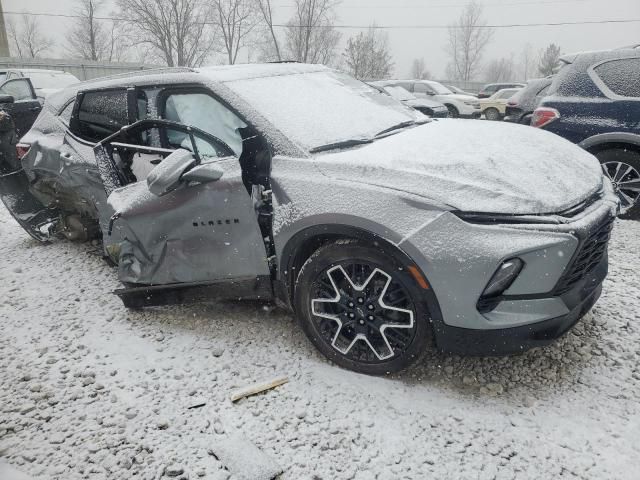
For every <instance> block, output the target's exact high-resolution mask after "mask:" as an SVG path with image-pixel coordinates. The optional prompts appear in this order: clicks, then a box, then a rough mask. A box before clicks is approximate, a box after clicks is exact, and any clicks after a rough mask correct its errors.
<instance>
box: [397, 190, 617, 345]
mask: <svg viewBox="0 0 640 480" xmlns="http://www.w3.org/2000/svg"><path fill="white" fill-rule="evenodd" d="M616 209H617V200H616V198H615V196H614V195H612V192H609V191H608V192H606V193H605V194H604V196H603V197H602V198H601V199H599V200H598V201H596V202H595V203H593V204H591V205H589V206H588V207H585V209H584V211H580V212H579V213H575V212H572V213H571V215H572V216H571V217H560V216H556V217H554V220H555V221H556V222H555V223H536V222H539V221H540V219H539V218H538V217H530V219H531V223H529V220H528V219H527V222H526V223H513V224H505V223H498V224H494V223H491V224H487V223H475V221H472V220H462V219H461V218H457V217H456V216H454V215H453V214H451V213H444V214H442V215H441V216H440V217H438V218H437V219H436V220H434V221H433V222H431V223H430V224H429V225H426V226H424V227H423V228H422V229H421V230H420V231H418V232H416V233H415V234H414V235H412V236H411V237H410V238H409V239H407V240H406V241H405V242H403V243H402V244H401V247H402V248H403V249H404V250H405V252H406V253H407V254H408V255H409V256H411V258H413V259H414V261H415V262H416V264H418V266H419V267H420V268H421V269H422V271H423V273H424V274H425V276H426V277H427V280H428V282H429V284H430V286H431V289H432V291H433V292H432V293H433V294H434V296H435V297H436V298H437V304H438V309H439V312H438V314H437V315H433V316H432V322H433V325H434V332H435V336H436V343H437V344H438V346H439V347H440V348H442V349H443V350H447V351H452V352H458V353H465V354H500V353H507V352H519V351H523V350H526V349H527V348H530V347H532V346H535V345H541V344H544V343H545V342H546V343H548V342H549V341H551V340H552V339H553V338H557V337H558V336H560V335H562V334H564V333H565V332H566V331H567V330H568V329H569V328H570V327H571V326H572V325H573V324H574V323H575V322H576V321H577V320H578V319H579V318H580V317H581V316H582V315H584V313H586V311H588V310H589V309H590V308H591V307H592V305H593V303H595V301H596V300H597V298H598V296H599V294H600V289H601V287H600V286H601V284H602V281H603V280H604V278H605V276H606V273H607V256H606V248H604V249H601V250H600V256H599V257H597V259H596V257H593V259H594V261H593V262H591V263H590V265H589V268H588V269H585V270H580V269H578V270H576V269H575V268H573V267H574V266H576V265H578V263H577V262H578V260H579V258H580V255H581V254H582V253H583V252H584V247H585V245H586V242H587V240H588V239H589V238H591V237H590V235H591V236H592V235H593V234H594V232H600V231H601V229H603V228H604V227H606V226H608V225H610V224H611V223H612V221H613V218H614V217H615V213H616ZM606 233H608V232H606ZM606 239H607V240H608V237H606ZM604 247H606V242H605V243H604ZM514 257H518V258H520V259H522V260H523V261H524V262H525V268H524V269H523V270H522V272H521V273H520V275H519V276H518V277H517V279H516V280H515V282H514V283H513V284H512V285H511V286H510V287H509V288H508V289H507V290H506V291H505V292H504V293H503V296H502V297H500V298H499V299H498V301H497V302H495V304H494V305H492V306H491V308H488V309H485V308H482V305H481V304H479V300H480V299H481V298H482V293H483V291H484V289H485V287H486V285H487V283H488V282H489V280H490V278H491V277H492V275H493V274H494V272H495V271H496V270H497V268H498V267H499V266H500V265H501V264H502V263H503V262H504V261H505V260H507V259H509V258H514ZM568 277H570V278H568ZM569 280H570V281H569ZM465 338H466V340H465Z"/></svg>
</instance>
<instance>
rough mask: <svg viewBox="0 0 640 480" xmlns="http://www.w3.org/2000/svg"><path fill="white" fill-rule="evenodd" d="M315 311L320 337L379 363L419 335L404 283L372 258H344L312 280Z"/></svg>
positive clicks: (355, 357)
mask: <svg viewBox="0 0 640 480" xmlns="http://www.w3.org/2000/svg"><path fill="white" fill-rule="evenodd" d="M311 298H312V300H311V313H312V318H313V320H312V321H313V322H314V324H315V328H316V329H317V331H318V332H319V334H320V336H321V337H322V340H323V341H324V342H325V343H327V344H329V345H331V347H332V348H333V349H335V350H336V351H338V352H339V353H340V354H342V355H344V356H345V357H347V358H349V359H350V360H354V361H357V362H363V363H378V362H383V361H386V360H389V359H391V358H393V357H394V356H396V355H399V354H401V353H403V352H405V351H406V350H407V349H408V347H409V346H410V345H411V343H412V341H413V339H414V337H415V335H416V321H415V313H414V312H415V308H414V305H413V303H412V301H411V297H410V295H409V292H408V290H407V289H406V287H405V286H404V285H403V284H402V283H401V282H400V281H399V280H398V279H396V278H394V276H393V275H392V274H389V273H387V272H385V271H383V270H382V269H380V268H379V267H377V266H375V265H372V264H369V263H360V262H359V263H343V264H339V265H335V266H332V267H330V268H327V269H325V270H324V271H322V272H321V273H320V274H319V275H318V277H317V279H316V281H315V282H314V284H313V288H312V295H311Z"/></svg>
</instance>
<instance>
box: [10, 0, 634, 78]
mask: <svg viewBox="0 0 640 480" xmlns="http://www.w3.org/2000/svg"><path fill="white" fill-rule="evenodd" d="M0 1H1V2H2V4H3V6H4V10H5V11H23V10H25V11H31V12H51V13H65V14H66V13H72V12H73V10H74V8H73V5H74V3H75V0H0ZM107 1H109V2H110V1H111V0H107ZM273 2H274V5H275V9H276V19H275V20H276V22H278V23H284V22H286V21H287V19H288V18H289V16H290V14H291V13H292V8H291V3H292V2H291V1H289V0H273ZM465 3H466V1H465V0H342V3H341V5H340V6H339V7H338V9H337V14H338V23H339V24H342V25H369V24H371V23H373V22H376V23H377V24H378V25H393V26H402V25H405V26H407V25H448V24H449V23H451V22H452V21H454V20H455V19H456V17H457V16H458V15H459V14H460V10H461V9H462V6H463V5H464V4H465ZM479 3H481V4H483V6H484V16H485V19H486V21H487V22H488V23H489V24H495V25H500V24H502V25H503V24H512V23H550V22H576V21H599V20H606V19H631V18H635V19H640V0H479ZM41 22H42V24H43V25H46V30H47V33H49V32H51V35H53V36H54V37H55V39H56V46H57V49H56V52H55V53H56V54H57V56H60V55H61V54H62V51H63V49H62V47H61V45H62V44H63V42H64V34H65V33H64V32H65V28H66V27H67V25H68V22H69V20H68V19H60V18H53V17H50V18H46V19H41ZM340 31H341V33H342V34H343V41H344V40H345V39H346V38H348V37H349V36H350V35H353V34H355V33H357V30H354V29H346V28H345V29H341V30H340ZM386 31H387V32H388V35H389V42H390V46H391V52H392V54H393V56H394V59H395V63H396V68H395V75H396V76H398V77H403V76H408V75H409V73H410V67H411V63H412V61H413V59H414V58H420V57H424V59H425V61H426V63H427V68H428V70H429V71H431V72H432V73H433V74H434V75H435V76H437V77H442V76H443V75H444V72H445V68H446V64H447V55H446V53H445V51H444V47H445V45H446V42H447V31H446V29H440V30H438V29H389V30H386ZM552 42H553V43H557V44H559V45H560V46H561V47H562V50H563V52H565V53H566V52H574V51H580V50H594V49H604V48H613V47H619V46H623V45H629V44H633V43H640V22H639V23H628V24H601V25H574V26H558V27H515V28H508V29H497V30H496V31H495V33H494V37H493V41H492V42H491V44H490V45H489V47H488V48H487V51H486V53H485V57H484V60H485V61H489V60H491V59H493V58H500V57H505V56H506V57H508V56H510V55H512V54H513V55H514V56H515V58H516V60H517V59H518V57H519V55H520V52H521V51H522V50H523V48H524V47H525V45H526V44H527V43H530V44H532V45H533V47H534V48H535V50H536V51H537V50H539V49H541V48H542V47H544V46H546V45H548V44H549V43H552ZM245 61H246V55H245Z"/></svg>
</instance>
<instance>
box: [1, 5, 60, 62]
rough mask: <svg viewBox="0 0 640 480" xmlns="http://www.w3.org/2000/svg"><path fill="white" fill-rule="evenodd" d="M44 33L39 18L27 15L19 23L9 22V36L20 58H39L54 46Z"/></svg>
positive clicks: (11, 20)
mask: <svg viewBox="0 0 640 480" xmlns="http://www.w3.org/2000/svg"><path fill="white" fill-rule="evenodd" d="M42 32H43V28H42V26H41V25H40V22H39V21H38V18H37V17H33V16H30V15H27V14H23V15H22V16H20V20H18V21H17V22H16V21H14V20H13V19H10V20H9V21H8V22H7V36H8V37H9V40H10V42H11V44H12V47H13V49H14V50H15V54H16V55H17V56H18V57H20V58H37V57H39V56H40V55H41V54H43V53H45V52H46V51H47V50H49V49H50V48H51V47H52V46H53V40H51V39H50V38H48V37H46V36H45V35H44V34H43V33H42Z"/></svg>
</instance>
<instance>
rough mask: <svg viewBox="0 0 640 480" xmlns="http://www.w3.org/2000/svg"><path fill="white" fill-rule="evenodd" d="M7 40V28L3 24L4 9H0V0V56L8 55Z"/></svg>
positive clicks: (0, 4) (0, 2)
mask: <svg viewBox="0 0 640 480" xmlns="http://www.w3.org/2000/svg"><path fill="white" fill-rule="evenodd" d="M8 56H10V53H9V42H8V40H7V28H6V26H5V24H4V10H2V0H0V57H8Z"/></svg>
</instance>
